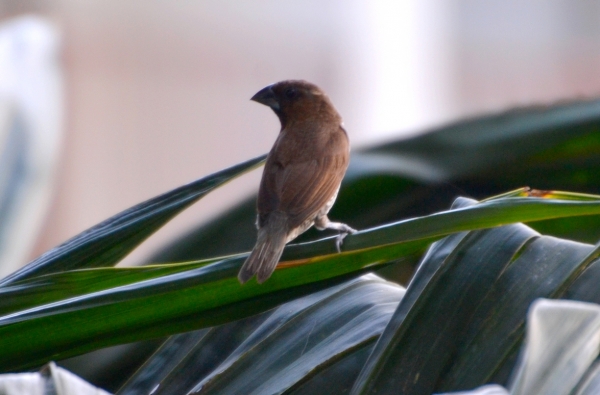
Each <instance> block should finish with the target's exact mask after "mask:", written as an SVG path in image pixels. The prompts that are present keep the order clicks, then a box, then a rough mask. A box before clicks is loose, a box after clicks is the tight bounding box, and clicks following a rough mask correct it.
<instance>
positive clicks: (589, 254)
mask: <svg viewBox="0 0 600 395" xmlns="http://www.w3.org/2000/svg"><path fill="white" fill-rule="evenodd" d="M448 241H449V239H446V240H444V241H443V242H440V243H438V244H437V245H436V246H434V247H433V248H432V249H431V250H430V252H429V254H428V256H427V258H426V259H425V260H424V261H423V263H422V264H421V266H420V267H419V270H418V271H417V273H416V275H415V278H414V279H413V281H412V282H411V285H410V286H409V288H408V290H407V294H406V297H405V298H404V299H403V301H402V303H401V304H400V306H399V307H398V310H397V311H396V313H395V314H394V316H393V317H392V319H391V321H390V324H389V325H388V327H387V328H386V331H385V332H384V333H383V334H382V336H381V338H380V340H379V342H378V343H377V345H376V347H375V349H374V351H373V353H372V354H371V356H370V358H369V361H368V362H367V364H366V365H365V367H364V369H363V371H362V372H361V375H360V376H359V378H358V379H357V381H356V383H355V387H354V389H353V393H356V394H359V393H364V394H368V393H374V392H376V393H378V394H388V393H389V394H392V393H397V392H398V391H401V392H402V393H405V394H430V393H432V392H449V391H458V390H467V389H472V388H475V387H478V386H480V385H483V384H485V383H489V382H495V383H505V382H506V380H507V378H508V374H510V371H511V370H512V366H513V365H514V363H515V360H516V355H517V352H518V348H519V346H520V344H521V342H522V340H523V330H524V322H525V316H526V312H527V310H528V308H529V305H530V304H531V302H532V301H533V300H535V299H536V298H539V297H552V296H556V295H558V294H559V293H560V292H561V289H563V288H564V287H565V286H567V287H568V286H570V285H572V284H574V283H573V278H576V277H577V275H579V274H581V273H582V272H583V271H584V270H585V269H586V268H587V267H588V266H590V264H591V263H592V262H594V261H595V260H594V257H596V256H597V251H596V250H595V249H594V248H593V246H590V245H587V244H582V243H575V242H571V241H567V240H560V239H556V238H552V237H547V236H540V235H539V234H537V233H535V232H533V231H532V230H530V229H529V228H527V227H525V226H523V225H518V224H517V225H510V226H506V227H502V228H497V229H490V230H484V231H478V232H471V233H469V234H467V235H465V236H463V238H462V239H456V241H455V243H454V245H453V246H451V248H450V249H449V252H448V253H443V254H440V253H439V252H438V251H442V250H446V251H447V250H448V248H447V243H448ZM598 294H600V292H598V291H596V295H598Z"/></svg>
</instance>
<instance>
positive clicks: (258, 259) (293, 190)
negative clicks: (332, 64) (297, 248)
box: [238, 80, 356, 284]
mask: <svg viewBox="0 0 600 395" xmlns="http://www.w3.org/2000/svg"><path fill="white" fill-rule="evenodd" d="M251 100H254V101H256V102H258V103H261V104H264V105H266V106H269V107H271V109H272V110H273V111H274V112H275V114H276V115H277V117H279V120H280V121H281V131H280V132H279V136H278V137H277V140H276V141H275V144H274V145H273V148H271V151H270V152H269V155H268V156H267V162H266V163H265V168H264V170H263V175H262V180H261V182H260V188H259V191H258V201H257V211H258V216H257V220H256V226H257V228H258V237H257V241H256V245H255V246H254V249H253V250H252V253H251V254H250V256H249V257H248V259H246V262H244V265H243V266H242V268H241V269H240V272H239V274H238V279H239V280H240V282H241V283H242V284H243V283H245V282H246V281H248V280H249V279H250V278H252V276H253V275H255V274H256V281H258V283H262V282H264V281H265V280H266V279H268V278H269V277H270V276H271V274H272V273H273V271H274V270H275V266H277V263H278V262H279V258H280V257H281V254H282V252H283V248H284V247H285V245H286V243H288V242H289V241H291V240H293V239H295V238H296V237H298V236H299V235H300V234H301V233H303V232H304V231H306V230H307V229H308V228H310V227H311V226H313V225H315V227H316V228H317V229H319V230H323V229H335V230H338V231H340V235H339V236H338V239H337V247H338V251H339V247H340V244H341V241H342V239H343V238H344V237H345V236H346V235H347V234H348V233H354V232H356V230H354V229H352V228H351V227H349V226H348V225H346V224H343V223H340V222H331V221H329V218H327V213H328V212H329V210H330V209H331V207H332V206H333V203H334V202H335V198H336V197H337V194H338V190H339V189H340V183H341V182H342V178H344V174H345V173H346V168H347V167H348V162H349V159H350V143H349V141H348V135H347V134H346V131H345V130H344V128H343V127H342V117H340V115H339V114H338V112H337V111H336V109H335V108H334V107H333V104H331V101H330V100H329V97H327V95H326V94H325V93H324V92H323V91H322V90H321V89H319V88H318V87H317V86H315V85H313V84H311V83H308V82H306V81H291V80H290V81H282V82H278V83H276V84H273V85H269V86H267V87H266V88H264V89H262V90H261V91H259V92H258V93H257V94H255V95H254V96H252V99H251Z"/></svg>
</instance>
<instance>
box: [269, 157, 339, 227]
mask: <svg viewBox="0 0 600 395" xmlns="http://www.w3.org/2000/svg"><path fill="white" fill-rule="evenodd" d="M269 162H271V163H269ZM347 167H348V155H347V153H346V154H337V155H336V154H334V155H327V156H323V157H320V158H316V159H312V160H308V161H301V162H295V161H293V162H290V163H288V164H286V165H282V164H281V163H280V162H277V161H276V160H272V161H267V164H266V165H265V169H264V173H263V179H262V182H261V186H260V190H259V196H258V212H259V225H260V222H261V218H262V220H263V221H264V220H265V219H266V217H267V216H268V214H269V213H270V212H273V211H282V212H284V213H286V214H288V216H289V222H288V226H289V228H290V229H293V228H295V227H297V226H300V225H301V224H302V223H303V222H304V221H306V220H307V219H309V218H311V217H314V216H315V215H316V214H317V213H318V212H319V210H320V209H321V208H322V207H323V206H324V205H325V204H326V203H327V202H328V201H329V199H330V198H331V197H332V196H333V195H334V194H335V193H336V192H337V190H338V188H339V186H340V183H341V181H342V178H343V177H344V173H345V172H346V168H347Z"/></svg>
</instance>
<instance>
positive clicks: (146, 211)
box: [0, 155, 266, 287]
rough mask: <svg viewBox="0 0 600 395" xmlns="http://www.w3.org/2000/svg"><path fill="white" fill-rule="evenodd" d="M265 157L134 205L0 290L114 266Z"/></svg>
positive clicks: (31, 265)
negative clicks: (39, 278) (43, 277)
mask: <svg viewBox="0 0 600 395" xmlns="http://www.w3.org/2000/svg"><path fill="white" fill-rule="evenodd" d="M265 157H266V155H262V156H259V157H257V158H254V159H251V160H248V161H246V162H243V163H240V164H238V165H235V166H232V167H230V168H228V169H225V170H222V171H219V172H217V173H214V174H211V175H209V176H207V177H204V178H201V179H199V180H197V181H194V182H192V183H189V184H187V185H184V186H182V187H179V188H176V189H174V190H172V191H170V192H167V193H165V194H162V195H159V196H157V197H155V198H152V199H150V200H147V201H145V202H143V203H140V204H138V205H135V206H133V207H131V208H129V209H127V210H125V211H123V212H121V213H119V214H117V215H115V216H113V217H111V218H109V219H107V220H106V221H104V222H101V223H100V224H98V225H96V226H94V227H92V228H90V229H88V230H86V231H84V232H82V233H80V234H79V235H77V236H75V237H73V238H72V239H70V240H68V241H67V242H65V243H63V244H61V245H60V246H58V247H56V248H53V249H52V250H50V251H48V252H46V253H45V254H43V255H42V256H40V257H39V258H37V259H35V260H34V261H32V262H30V263H29V264H27V265H26V266H25V267H23V268H22V269H20V270H18V271H16V272H15V273H13V274H11V275H9V276H7V277H5V278H4V279H2V280H0V287H1V286H6V285H8V284H12V283H14V282H16V281H19V280H24V279H29V278H32V277H36V276H40V275H42V274H48V273H56V272H61V271H65V270H72V269H81V268H92V267H103V266H112V265H115V264H117V263H118V262H119V261H120V260H121V259H122V258H123V257H125V256H126V255H127V254H129V253H130V252H131V251H132V250H133V249H134V248H135V247H137V246H138V245H139V244H140V243H141V242H142V241H144V240H145V239H146V238H148V237H149V236H150V235H151V234H152V233H154V232H155V231H157V230H158V229H159V228H160V227H161V226H163V225H164V224H165V223H167V222H168V221H169V220H170V219H172V218H173V217H174V216H176V215H177V214H179V213H180V212H181V211H182V210H184V209H185V208H187V207H188V206H190V205H191V204H193V203H195V202H196V201H198V200H199V199H200V198H202V197H203V196H204V195H206V194H207V193H209V192H210V191H212V190H213V189H215V188H217V187H219V186H221V185H223V184H225V183H226V182H228V181H231V180H232V179H234V178H235V177H237V176H239V175H241V174H244V173H245V172H247V171H249V170H252V169H254V168H256V167H257V166H259V165H260V164H262V163H263V161H264V160H265Z"/></svg>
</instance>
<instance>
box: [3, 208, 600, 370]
mask: <svg viewBox="0 0 600 395" xmlns="http://www.w3.org/2000/svg"><path fill="white" fill-rule="evenodd" d="M598 213H600V200H598V201H573V200H570V201H569V200H562V201H560V200H545V199H539V198H510V199H496V200H490V201H487V202H482V203H478V204H474V205H472V206H469V207H459V208H457V209H454V210H450V211H447V212H442V213H437V214H433V215H430V216H426V217H422V218H415V219H411V220H406V221H401V222H398V223H395V224H389V225H386V226H382V227H379V228H374V229H370V230H368V231H363V232H359V233H358V234H356V235H353V236H349V237H347V238H346V241H345V244H344V251H343V252H342V253H341V254H338V253H336V252H335V246H334V242H333V240H332V239H324V240H322V241H319V242H315V243H306V244H300V245H296V246H290V247H288V248H287V249H286V252H285V254H284V256H283V260H284V262H283V263H282V264H281V265H280V267H279V268H278V270H276V271H275V273H274V275H273V277H272V278H271V279H270V280H269V281H267V282H266V283H265V284H262V285H258V284H257V283H256V282H255V281H251V282H249V283H248V284H245V285H243V286H241V285H240V284H239V282H238V281H237V278H236V275H237V271H238V270H239V267H240V265H241V263H242V261H243V258H244V256H235V257H230V258H225V259H223V260H221V261H218V262H215V263H212V264H208V265H204V263H203V262H201V263H190V264H187V265H189V266H188V269H189V270H185V269H184V268H185V264H182V265H179V266H172V267H171V266H163V267H150V268H131V269H87V270H82V271H76V272H70V273H64V274H51V275H47V276H43V277H38V278H36V279H34V280H32V281H31V284H30V286H31V287H30V288H31V289H30V291H31V292H29V294H28V292H24V290H25V289H26V288H28V287H29V286H28V282H27V281H22V282H19V283H18V284H15V285H14V287H15V288H14V289H12V292H13V293H12V294H11V293H10V292H7V293H5V294H4V297H6V298H10V299H11V300H15V303H16V304H18V305H20V306H25V305H27V304H28V303H29V305H30V306H31V307H30V308H29V309H24V310H21V311H17V312H14V313H12V314H8V315H5V316H3V317H0V368H1V369H3V370H6V369H17V368H20V367H26V366H34V365H37V364H40V363H43V362H45V361H46V360H47V359H48V358H51V357H52V358H57V357H64V356H68V355H74V354H78V353H82V352H85V351H90V350H92V349H96V348H99V347H103V346H107V345H113V344H119V343H125V342H131V341H136V340H142V339H149V338H154V337H160V336H164V335H167V334H172V333H177V332H182V331H188V330H193V329H197V328H201V327H206V326H212V325H216V324H220V323H224V322H230V321H232V320H235V319H239V318H243V317H246V316H249V315H251V314H255V313H258V312H261V311H265V310H266V309H268V308H271V307H274V306H276V305H278V304H281V303H283V302H285V301H289V300H291V299H293V298H295V297H298V296H300V295H306V294H308V293H311V292H315V291H317V290H320V289H323V288H326V287H328V286H331V285H333V284H335V283H339V282H342V281H344V280H345V279H347V278H348V276H357V275H359V274H361V273H364V272H365V271H369V270H372V269H373V268H375V267H378V266H381V265H385V264H387V263H389V262H392V261H399V260H400V261H401V260H411V259H414V256H415V254H419V253H420V252H421V251H423V250H424V248H425V247H426V246H427V245H428V244H429V243H431V242H432V241H434V240H436V239H439V238H441V237H443V236H445V235H447V234H450V233H454V232H459V231H464V230H470V229H481V228H487V227H493V226H498V225H502V224H505V223H509V222H514V221H531V220H540V219H547V218H556V217H560V216H566V215H591V214H598ZM311 257H314V258H311ZM309 263H310V264H309ZM182 269H184V270H182ZM111 270H113V272H112V273H111ZM155 270H158V271H160V274H161V275H160V276H158V277H152V273H153V271H155ZM169 270H171V271H172V274H166V273H167V272H168V271H169ZM124 271H128V272H125V273H128V275H123V273H124ZM95 273H97V274H98V275H99V276H100V278H102V281H104V282H105V283H104V284H105V285H108V286H109V288H107V289H103V290H94V291H92V292H90V293H86V292H88V291H89V290H90V289H91V288H93V287H94V285H93V283H94V274H95ZM136 273H138V274H139V275H140V276H141V278H142V279H141V280H140V281H135V277H136ZM149 273H150V274H151V275H150V276H149ZM63 276H64V277H63ZM80 280H81V281H80ZM50 284H60V285H57V286H56V288H54V289H55V292H57V293H54V295H56V296H58V295H60V292H61V290H62V292H64V294H63V297H62V298H61V299H60V300H56V301H55V302H48V303H47V304H45V305H39V306H38V305H35V299H36V298H35V297H31V294H34V293H35V292H33V288H34V287H42V288H44V287H46V286H49V285H50ZM50 288H52V287H50ZM19 298H30V299H29V300H28V301H22V300H21V301H19Z"/></svg>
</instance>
